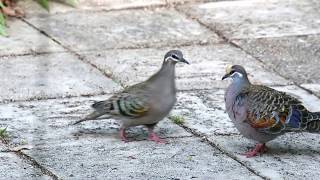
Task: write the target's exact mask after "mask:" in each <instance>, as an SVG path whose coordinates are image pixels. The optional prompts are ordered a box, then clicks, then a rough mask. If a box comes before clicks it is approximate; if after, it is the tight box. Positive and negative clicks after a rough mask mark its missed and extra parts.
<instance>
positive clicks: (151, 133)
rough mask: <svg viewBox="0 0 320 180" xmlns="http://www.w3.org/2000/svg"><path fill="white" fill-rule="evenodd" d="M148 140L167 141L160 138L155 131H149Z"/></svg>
mask: <svg viewBox="0 0 320 180" xmlns="http://www.w3.org/2000/svg"><path fill="white" fill-rule="evenodd" d="M148 139H149V140H151V141H154V142H156V143H167V142H166V141H165V140H163V139H161V138H160V137H159V136H158V135H156V133H154V132H150V133H149V137H148Z"/></svg>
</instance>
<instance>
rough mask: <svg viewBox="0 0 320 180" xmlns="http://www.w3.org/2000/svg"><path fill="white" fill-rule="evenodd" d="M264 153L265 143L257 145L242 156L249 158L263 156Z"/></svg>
mask: <svg viewBox="0 0 320 180" xmlns="http://www.w3.org/2000/svg"><path fill="white" fill-rule="evenodd" d="M265 152H267V146H266V144H265V143H263V144H257V145H256V147H255V148H254V149H252V150H250V151H248V152H246V153H244V154H243V155H245V156H246V157H247V158H251V157H254V156H256V155H257V154H258V153H260V154H263V153H265Z"/></svg>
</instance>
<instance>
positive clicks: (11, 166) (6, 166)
mask: <svg viewBox="0 0 320 180" xmlns="http://www.w3.org/2000/svg"><path fill="white" fill-rule="evenodd" d="M0 164H1V166H0V177H1V179H27V180H29V179H30V180H35V179H39V180H40V179H42V180H43V179H51V178H50V177H49V176H46V175H43V174H42V173H41V171H40V170H39V169H37V168H34V167H33V166H31V165H29V164H27V163H26V162H24V161H23V160H21V159H20V158H19V157H17V156H16V155H15V154H13V153H0Z"/></svg>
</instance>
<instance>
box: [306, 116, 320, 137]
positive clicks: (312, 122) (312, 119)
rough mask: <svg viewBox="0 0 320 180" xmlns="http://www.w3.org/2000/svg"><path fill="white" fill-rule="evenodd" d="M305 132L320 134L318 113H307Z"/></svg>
mask: <svg viewBox="0 0 320 180" xmlns="http://www.w3.org/2000/svg"><path fill="white" fill-rule="evenodd" d="M307 118H308V123H307V128H306V130H307V131H309V132H312V133H320V112H309V113H308V117H307Z"/></svg>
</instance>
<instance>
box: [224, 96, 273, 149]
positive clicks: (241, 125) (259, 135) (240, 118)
mask: <svg viewBox="0 0 320 180" xmlns="http://www.w3.org/2000/svg"><path fill="white" fill-rule="evenodd" d="M226 100H227V101H228V99H226ZM232 105H233V103H230V102H226V109H227V113H228V115H229V117H230V119H231V120H232V122H233V124H234V126H235V127H236V129H237V130H238V131H239V132H240V134H241V135H243V136H244V137H246V138H248V139H252V140H255V141H258V142H260V143H265V142H268V141H271V140H272V139H274V138H276V137H277V135H272V134H266V133H263V132H260V131H257V130H256V129H255V128H253V127H251V125H250V124H248V123H247V122H248V121H247V120H246V118H247V116H246V114H245V113H240V114H234V112H245V111H241V110H240V109H237V110H235V109H232ZM238 108H241V107H238Z"/></svg>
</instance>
